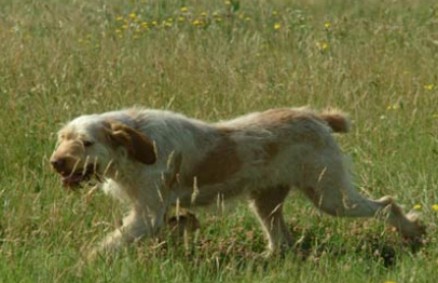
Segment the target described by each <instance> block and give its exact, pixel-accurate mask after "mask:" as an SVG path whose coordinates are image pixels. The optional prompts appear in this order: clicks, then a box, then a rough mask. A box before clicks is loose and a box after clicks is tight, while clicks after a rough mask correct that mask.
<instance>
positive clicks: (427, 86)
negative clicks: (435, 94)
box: [424, 84, 435, 90]
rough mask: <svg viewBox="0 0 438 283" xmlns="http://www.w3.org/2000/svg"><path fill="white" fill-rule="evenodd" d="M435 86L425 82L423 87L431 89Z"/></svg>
mask: <svg viewBox="0 0 438 283" xmlns="http://www.w3.org/2000/svg"><path fill="white" fill-rule="evenodd" d="M434 88H435V85H434V84H425V85H424V89H425V90H433V89H434Z"/></svg>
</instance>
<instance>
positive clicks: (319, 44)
mask: <svg viewBox="0 0 438 283" xmlns="http://www.w3.org/2000/svg"><path fill="white" fill-rule="evenodd" d="M316 47H318V49H319V50H320V51H327V50H328V49H329V48H330V45H329V44H328V42H327V41H320V42H317V43H316Z"/></svg>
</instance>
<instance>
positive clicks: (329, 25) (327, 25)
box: [324, 22, 332, 29]
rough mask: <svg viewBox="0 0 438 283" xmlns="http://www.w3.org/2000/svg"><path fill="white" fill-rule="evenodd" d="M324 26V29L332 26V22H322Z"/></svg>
mask: <svg viewBox="0 0 438 283" xmlns="http://www.w3.org/2000/svg"><path fill="white" fill-rule="evenodd" d="M324 27H325V29H329V28H331V27H332V23H331V22H325V23H324Z"/></svg>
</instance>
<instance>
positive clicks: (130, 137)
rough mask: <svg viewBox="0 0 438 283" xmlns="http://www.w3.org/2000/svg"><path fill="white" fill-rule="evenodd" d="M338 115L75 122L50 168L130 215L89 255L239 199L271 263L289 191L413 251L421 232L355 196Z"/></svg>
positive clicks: (397, 213) (409, 220) (303, 112)
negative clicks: (191, 211)
mask: <svg viewBox="0 0 438 283" xmlns="http://www.w3.org/2000/svg"><path fill="white" fill-rule="evenodd" d="M348 126H349V123H348V119H347V118H346V117H345V115H344V114H343V113H341V112H339V111H326V112H322V113H317V112H315V111H312V110H309V109H307V108H281V109H272V110H268V111H265V112H257V113H251V114H249V115H246V116H242V117H239V118H237V119H234V120H230V121H225V122H220V123H216V124H208V123H205V122H202V121H199V120H196V119H191V118H187V117H185V116H183V115H180V114H176V113H173V112H169V111H161V110H151V109H136V108H133V109H128V110H122V111H115V112H108V113H103V114H95V115H86V116H80V117H78V118H76V119H74V120H73V121H71V122H69V123H68V124H67V125H65V126H64V127H63V128H62V129H61V130H60V131H59V137H58V138H59V140H58V144H57V147H56V150H55V152H54V153H53V155H52V157H51V159H50V162H51V164H52V166H53V168H54V169H55V170H56V171H57V172H58V173H59V174H60V175H61V176H62V181H63V184H64V185H65V186H67V187H75V186H78V185H79V184H80V183H81V181H83V180H86V179H88V178H89V177H91V176H95V177H96V178H97V179H98V180H100V181H102V182H104V186H103V188H104V190H105V191H106V192H108V193H110V194H112V195H114V196H115V197H117V198H120V199H123V200H127V201H128V202H129V203H130V205H131V207H132V209H131V211H130V213H129V215H127V216H126V217H125V218H124V220H123V225H122V226H121V227H120V228H118V229H116V230H115V231H114V232H112V233H111V234H110V235H108V237H107V238H106V239H105V240H104V241H103V242H102V243H101V244H100V245H99V247H98V248H97V249H96V250H95V251H94V253H96V252H112V251H114V250H117V249H118V248H119V247H120V246H122V245H123V244H125V243H129V242H132V241H133V240H135V239H137V238H140V237H143V236H151V235H154V234H156V232H157V231H158V230H159V229H160V228H161V227H162V226H163V223H164V215H165V213H166V211H167V210H168V208H169V206H171V205H174V204H175V203H176V202H178V203H179V204H180V205H181V206H183V207H186V208H193V207H196V206H205V205H209V204H212V203H216V202H217V200H218V198H219V199H220V200H227V199H231V198H234V197H237V196H243V197H244V198H245V199H247V200H249V202H250V204H251V206H252V208H253V210H254V212H255V214H256V215H257V217H258V219H259V221H260V223H261V225H262V227H263V230H264V232H265V234H266V236H267V239H268V241H269V242H268V243H269V244H268V253H276V252H278V251H281V250H283V249H284V248H286V247H288V246H290V245H291V244H292V239H291V236H290V233H289V231H288V229H287V227H286V224H285V221H284V218H283V212H282V206H283V202H284V201H285V198H286V196H287V195H288V193H289V191H290V190H291V189H297V190H299V191H301V192H303V193H304V194H305V195H306V196H307V197H308V198H309V199H310V200H311V201H312V202H313V204H314V205H315V206H316V207H318V208H319V209H320V210H322V211H324V212H326V213H328V214H330V215H334V216H348V217H373V216H375V215H378V214H380V213H384V215H385V217H386V219H387V221H388V222H389V224H390V225H392V226H394V227H395V228H396V229H397V230H398V231H399V232H400V233H401V235H402V236H403V237H404V238H406V239H408V240H411V241H418V240H419V239H421V237H422V236H423V234H424V228H423V227H422V226H421V225H420V224H419V223H418V222H417V221H416V220H415V219H414V217H413V215H410V214H408V215H405V214H403V213H402V211H401V209H400V208H399V206H397V204H396V203H395V202H394V201H393V200H392V199H391V198H390V197H383V198H381V199H379V200H370V199H367V198H364V197H363V196H361V195H360V194H359V193H358V192H357V191H356V190H355V188H354V187H353V184H352V181H351V179H350V176H349V173H348V168H346V165H345V164H344V162H343V156H342V154H341V151H340V149H339V146H338V144H337V143H336V141H335V139H334V138H333V136H332V133H333V132H339V133H343V132H347V131H348Z"/></svg>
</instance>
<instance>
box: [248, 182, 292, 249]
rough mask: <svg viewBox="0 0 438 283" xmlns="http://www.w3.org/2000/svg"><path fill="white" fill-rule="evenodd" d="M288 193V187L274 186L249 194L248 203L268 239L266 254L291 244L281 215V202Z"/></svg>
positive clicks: (290, 238)
mask: <svg viewBox="0 0 438 283" xmlns="http://www.w3.org/2000/svg"><path fill="white" fill-rule="evenodd" d="M288 193H289V188H288V187H276V188H269V189H264V190H259V191H257V190H256V191H254V192H252V193H251V196H250V204H251V206H252V208H253V210H254V212H255V214H256V215H257V218H258V219H259V221H260V223H261V225H262V227H263V231H264V232H265V234H266V237H267V238H268V241H269V243H268V251H267V253H268V255H270V254H273V253H277V252H281V251H283V250H284V249H285V248H287V247H289V246H291V245H292V237H291V235H290V233H289V231H288V229H287V226H286V223H285V221H284V217H283V202H284V199H285V198H286V196H287V194H288Z"/></svg>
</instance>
